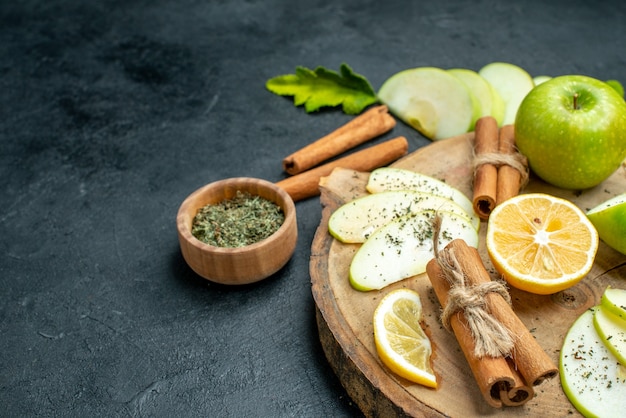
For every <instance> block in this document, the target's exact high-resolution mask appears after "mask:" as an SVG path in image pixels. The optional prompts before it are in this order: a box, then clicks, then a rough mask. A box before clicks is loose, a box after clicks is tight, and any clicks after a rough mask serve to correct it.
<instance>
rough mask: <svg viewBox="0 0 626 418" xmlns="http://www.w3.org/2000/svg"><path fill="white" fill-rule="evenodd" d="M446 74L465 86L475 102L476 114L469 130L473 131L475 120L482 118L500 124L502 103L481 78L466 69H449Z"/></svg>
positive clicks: (502, 115)
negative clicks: (488, 118) (487, 118)
mask: <svg viewBox="0 0 626 418" xmlns="http://www.w3.org/2000/svg"><path fill="white" fill-rule="evenodd" d="M448 72H449V73H450V74H452V75H453V76H455V77H456V78H458V79H459V80H460V81H461V82H462V83H463V84H465V86H466V87H467V88H468V90H469V91H470V92H471V93H472V95H473V96H474V98H475V99H476V101H477V104H476V107H477V109H476V110H477V112H476V113H477V114H476V115H475V119H474V120H473V121H472V127H471V130H473V129H474V126H475V124H476V120H478V119H479V118H481V117H483V116H492V117H494V118H495V119H496V121H497V122H498V125H500V124H501V123H502V120H503V118H504V102H503V101H502V98H501V97H500V94H499V93H498V92H497V91H496V90H495V89H494V88H493V86H491V85H490V84H489V82H488V81H487V80H485V78H484V77H481V76H480V74H478V73H477V72H476V71H473V70H469V69H467V68H451V69H449V70H448Z"/></svg>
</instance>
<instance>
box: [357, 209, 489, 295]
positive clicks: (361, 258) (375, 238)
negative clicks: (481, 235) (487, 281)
mask: <svg viewBox="0 0 626 418" xmlns="http://www.w3.org/2000/svg"><path fill="white" fill-rule="evenodd" d="M435 216H439V218H440V222H441V223H440V229H439V235H438V248H444V247H445V246H446V245H448V243H450V242H451V241H453V240H454V239H457V238H458V239H463V240H465V242H466V243H467V245H469V246H472V247H474V248H477V247H478V232H477V231H476V229H475V228H474V227H473V226H472V223H471V222H470V221H469V220H468V219H467V218H466V217H464V216H459V215H457V214H453V213H450V212H444V211H424V212H418V213H412V214H409V215H406V216H403V217H400V218H397V219H395V220H394V221H392V222H390V223H388V224H387V225H385V226H383V227H381V228H379V229H377V230H376V231H375V232H374V233H373V234H372V235H371V236H370V237H369V238H368V239H367V241H365V243H363V245H361V247H359V249H358V250H357V252H356V253H355V254H354V257H353V258H352V262H351V264H350V273H349V276H350V284H351V285H352V287H353V288H355V289H356V290H360V291H369V290H375V289H382V288H383V287H385V286H388V285H390V284H392V283H396V282H398V281H400V280H404V279H406V278H408V277H411V276H415V275H418V274H421V273H424V272H425V271H426V264H428V262H429V261H430V260H432V259H433V257H434V256H435V253H434V233H435V231H434V222H435Z"/></svg>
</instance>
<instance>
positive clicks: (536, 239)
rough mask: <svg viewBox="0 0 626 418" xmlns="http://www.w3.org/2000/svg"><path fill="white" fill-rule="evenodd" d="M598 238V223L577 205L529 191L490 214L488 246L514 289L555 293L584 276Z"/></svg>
mask: <svg viewBox="0 0 626 418" xmlns="http://www.w3.org/2000/svg"><path fill="white" fill-rule="evenodd" d="M598 240H599V238H598V232H597V231H596V229H595V227H594V226H593V224H592V223H591V222H590V221H589V219H587V217H586V216H585V213H584V212H583V211H582V210H581V209H580V208H578V207H577V206H576V205H574V204H573V203H572V202H570V201H568V200H565V199H561V198H558V197H555V196H552V195H548V194H543V193H529V194H522V195H518V196H516V197H513V198H511V199H509V200H507V201H505V202H503V203H501V204H500V205H498V206H496V208H495V209H494V210H493V212H491V215H490V216H489V221H488V224H487V236H486V247H487V252H488V254H489V257H490V258H491V261H492V262H493V265H494V267H495V268H496V270H498V272H499V273H500V274H502V275H503V276H504V278H505V279H506V280H507V282H508V283H509V284H510V285H511V286H514V287H517V288H519V289H522V290H526V291H528V292H532V293H537V294H551V293H556V292H559V291H561V290H564V289H567V288H569V287H571V286H573V285H575V284H576V283H578V282H579V281H580V280H581V279H582V278H583V277H585V275H586V274H587V273H588V272H589V270H591V267H592V266H593V261H594V259H595V255H596V252H597V250H598Z"/></svg>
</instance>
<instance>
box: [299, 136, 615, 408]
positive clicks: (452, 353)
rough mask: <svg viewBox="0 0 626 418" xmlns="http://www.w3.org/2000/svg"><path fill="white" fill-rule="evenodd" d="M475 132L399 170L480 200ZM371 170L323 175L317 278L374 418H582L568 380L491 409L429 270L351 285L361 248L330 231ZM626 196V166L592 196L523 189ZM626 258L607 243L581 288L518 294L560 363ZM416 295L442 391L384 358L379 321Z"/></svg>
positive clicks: (348, 378) (333, 353) (334, 331)
mask: <svg viewBox="0 0 626 418" xmlns="http://www.w3.org/2000/svg"><path fill="white" fill-rule="evenodd" d="M472 148H473V134H466V135H462V136H458V137H454V138H449V139H446V140H443V141H438V142H434V143H432V144H431V145H428V146H427V147H425V148H422V149H419V150H418V151H416V152H414V153H412V154H409V155H408V156H406V157H404V158H403V159H401V160H399V161H397V162H396V163H394V164H393V166H394V167H399V168H405V169H410V170H413V171H417V172H421V173H424V174H428V175H430V176H433V177H436V178H439V179H441V180H444V181H446V182H447V183H450V184H452V185H454V186H456V187H457V188H459V189H461V190H463V191H464V192H465V193H466V194H467V195H468V196H470V197H471V181H472V172H471V155H472ZM368 176H369V173H363V172H356V171H353V170H348V169H341V168H339V169H336V170H335V171H333V173H332V174H331V175H330V176H328V177H325V178H323V179H321V181H320V188H321V203H322V207H323V211H322V220H321V223H320V225H319V227H318V229H317V231H316V234H315V238H314V240H313V244H312V248H311V262H310V273H311V281H312V292H313V297H314V300H315V304H316V308H317V323H318V329H319V335H320V341H321V343H322V346H323V348H324V351H325V354H326V357H327V359H328V361H329V363H330V365H331V367H332V368H333V369H334V371H335V373H336V374H337V375H338V377H339V378H340V380H341V382H342V384H343V385H344V387H345V388H346V390H347V391H348V393H349V394H350V396H351V397H352V399H353V401H354V402H355V403H357V405H358V406H359V407H360V409H361V410H362V411H363V413H364V414H365V415H366V416H428V417H430V416H432V417H444V416H446V417H461V416H462V417H471V416H489V415H491V416H498V417H502V416H523V415H524V416H525V415H526V414H532V415H538V414H540V415H541V416H544V417H563V416H567V415H573V416H577V415H579V414H578V412H577V411H576V410H575V408H574V407H573V406H572V405H571V404H570V402H569V401H568V399H567V398H566V396H565V395H564V394H563V391H562V389H561V385H560V380H559V378H558V377H556V378H553V379H550V380H548V381H546V382H544V383H542V384H540V385H539V386H537V387H535V395H536V396H535V397H534V398H533V399H532V400H530V401H529V402H527V403H526V404H524V405H522V406H519V407H508V408H503V409H495V408H493V407H490V406H489V405H487V403H486V402H485V400H484V399H483V397H482V395H481V393H480V391H479V390H478V388H477V385H476V383H475V380H474V377H473V375H472V373H471V371H470V369H469V366H468V365H467V362H466V360H465V357H464V356H463V353H462V352H461V350H460V348H459V345H458V343H457V341H456V339H455V337H454V335H453V334H451V333H448V332H447V331H446V330H445V329H444V328H443V327H442V325H441V322H440V320H439V313H440V310H441V306H440V305H439V302H438V301H437V298H436V296H435V294H434V292H433V290H432V287H431V285H430V281H429V279H428V277H427V275H426V274H421V275H418V276H415V277H411V278H409V279H406V280H404V281H402V282H400V283H395V284H393V285H391V286H388V287H386V288H384V289H382V290H380V291H371V292H359V291H356V290H354V289H353V288H352V287H351V286H350V284H349V281H348V270H349V265H350V262H351V260H352V257H353V255H354V253H355V251H356V250H357V248H358V245H357V244H350V245H347V244H342V243H340V242H338V241H337V240H335V239H333V238H332V237H331V236H330V235H329V233H328V227H327V225H328V218H329V216H330V214H331V213H332V212H333V211H334V210H335V209H336V208H338V207H339V206H340V205H342V204H344V203H345V202H347V201H350V200H352V199H354V198H356V197H359V196H362V195H365V194H367V192H366V190H365V185H366V183H367V179H368ZM624 191H626V167H624V166H622V167H620V168H619V169H618V170H617V171H616V172H615V173H614V174H613V175H612V176H611V177H610V178H609V179H607V180H606V181H605V182H604V183H602V184H601V185H599V186H598V187H595V188H593V189H591V190H586V191H584V192H573V191H565V190H561V189H557V188H554V187H552V186H549V185H547V184H545V183H543V182H542V181H540V180H538V179H535V178H531V180H530V182H529V184H528V186H527V187H526V188H525V189H524V190H523V192H524V193H528V192H545V193H550V194H553V195H556V196H560V197H564V198H566V199H569V200H571V201H573V202H574V203H576V204H577V205H578V206H579V207H580V208H581V209H583V210H585V211H586V210H588V209H590V208H591V207H593V206H595V205H597V204H599V203H600V202H602V201H605V200H606V199H608V198H610V197H612V196H615V195H617V194H620V193H623V192H624ZM486 229H487V228H486V223H485V222H482V223H481V232H480V245H479V252H480V254H481V257H482V259H483V262H484V263H485V266H486V267H487V270H488V271H489V272H490V273H491V274H492V277H493V278H496V277H497V273H495V271H494V269H493V266H492V265H491V263H490V261H489V259H488V256H487V253H486V250H485V248H484V238H485V231H486ZM625 278H626V256H624V255H622V254H620V253H618V252H617V251H614V250H612V249H611V248H609V247H608V246H606V245H605V244H604V243H602V242H601V243H600V248H599V250H598V254H597V257H596V262H595V264H594V266H593V268H592V270H591V272H590V273H589V274H588V275H587V277H586V278H585V279H583V280H582V281H581V282H580V283H579V284H578V285H576V286H574V287H572V288H570V289H568V290H566V291H563V292H559V293H556V294H554V295H549V296H540V295H534V294H530V293H527V292H523V291H520V290H517V289H514V288H510V293H511V297H512V300H513V308H514V311H515V312H516V313H517V315H518V316H519V317H520V319H521V320H522V321H523V322H524V324H525V325H526V326H527V327H528V329H529V330H530V331H531V332H532V333H533V335H534V336H535V338H537V341H538V342H539V343H540V345H541V346H542V348H543V349H544V350H545V351H546V353H548V355H549V356H550V357H551V358H552V359H553V361H554V363H555V365H558V358H559V350H560V348H561V345H562V343H563V338H564V336H565V334H566V332H567V330H568V329H569V327H570V326H571V324H572V323H573V321H574V320H575V319H576V318H577V317H578V316H579V315H580V314H581V313H582V312H583V311H585V310H586V309H587V308H589V307H591V306H593V305H595V304H597V303H598V301H599V299H600V296H601V295H602V292H603V291H604V289H605V288H606V286H607V285H611V286H612V287H616V288H626V282H624V279H625ZM400 287H408V288H411V289H413V290H416V291H417V292H418V293H419V294H420V295H421V299H422V303H423V305H424V327H425V330H426V332H427V334H428V335H429V337H430V338H431V341H432V343H433V347H434V352H433V366H434V369H435V372H436V373H437V378H438V382H439V388H438V389H436V390H433V389H428V388H426V387H424V386H421V385H416V384H413V383H411V382H409V381H407V380H404V379H402V378H400V377H398V376H397V375H395V374H393V373H392V372H390V371H389V370H388V369H387V368H386V367H385V366H384V365H383V364H382V363H381V362H380V360H379V358H378V355H377V353H376V348H375V345H374V339H373V331H372V323H371V322H372V317H373V313H374V309H375V308H376V306H377V305H378V302H379V301H380V300H381V298H382V297H383V296H384V295H385V294H387V293H388V292H389V291H391V290H393V289H396V288H400Z"/></svg>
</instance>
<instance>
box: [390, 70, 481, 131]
mask: <svg viewBox="0 0 626 418" xmlns="http://www.w3.org/2000/svg"><path fill="white" fill-rule="evenodd" d="M378 98H379V100H380V101H381V102H382V103H383V104H385V105H387V107H388V108H389V111H390V112H391V113H393V114H394V115H395V116H397V117H398V118H399V119H401V120H402V121H404V122H405V123H406V124H408V125H409V126H411V127H413V128H414V129H416V130H418V131H419V132H420V133H422V135H424V136H425V137H427V138H430V139H432V140H438V139H443V138H448V137H452V136H456V135H460V134H462V133H465V132H467V131H468V130H469V129H470V128H471V125H472V119H473V118H474V114H475V105H476V104H475V101H474V100H472V95H471V93H470V91H469V90H468V89H467V87H465V85H464V84H463V83H462V82H461V81H459V80H458V79H457V78H456V77H454V76H452V75H451V74H449V73H448V72H446V71H445V70H442V69H440V68H435V67H419V68H411V69H408V70H403V71H401V72H399V73H396V74H394V75H392V76H391V77H389V79H387V80H386V81H385V82H384V83H383V85H382V86H381V87H380V89H379V90H378Z"/></svg>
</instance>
